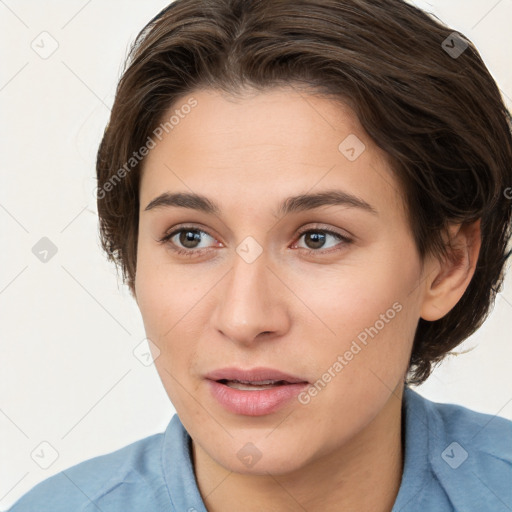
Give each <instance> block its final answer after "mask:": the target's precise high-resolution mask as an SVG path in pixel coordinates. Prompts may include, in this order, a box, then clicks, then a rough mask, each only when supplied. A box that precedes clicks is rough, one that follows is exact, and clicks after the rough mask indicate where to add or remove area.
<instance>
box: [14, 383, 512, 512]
mask: <svg viewBox="0 0 512 512" xmlns="http://www.w3.org/2000/svg"><path fill="white" fill-rule="evenodd" d="M403 404H404V407H403V412H404V423H403V424H404V429H405V459H404V472H403V475H402V482H401V485H400V489H399V492H398V496H397V498H396V501H395V504H394V506H393V511H392V512H399V511H400V512H408V511H414V512H417V511H421V512H445V511H446V512H448V511H452V512H455V511H456V512H473V511H474V512H510V511H511V510H512V421H510V420H507V419H505V418H501V417H498V416H491V415H488V414H481V413H478V412H475V411H472V410H470V409H467V408H465V407H462V406H458V405H454V404H441V403H436V402H432V401H430V400H427V399H426V398H423V397H422V396H421V395H419V394H418V393H417V392H415V391H413V390H412V389H410V388H408V387H406V388H405V390H404V402H403ZM131 511H134V512H135V511H136V512H146V511H148V512H149V511H151V512H207V510H206V508H205V505H204V503H203V500H202V498H201V495H200V493H199V490H198V487H197V483H196V480H195V475H194V469H193V465H192V459H191V452H190V436H189V435H188V433H187V431H186V430H185V428H184V427H183V425H182V423H181V421H180V419H179V417H178V415H177V414H175V415H174V416H173V417H172V418H171V421H170V422H169V425H168V426H167V428H166V430H165V432H163V433H160V434H155V435H152V436H149V437H146V438H144V439H141V440H139V441H137V442H135V443H132V444H130V445H128V446H125V447H124V448H121V449H119V450H117V451H114V452H112V453H109V454H106V455H101V456H98V457H94V458H92V459H89V460H86V461H84V462H81V463H80V464H77V465H75V466H72V467H70V468H68V469H66V470H64V471H61V472H60V473H57V474H56V475H54V476H52V477H50V478H48V479H46V480H44V481H43V482H41V483H39V484H37V485H36V486H35V487H33V488H32V489H31V490H30V491H29V492H27V493H26V494H25V495H24V496H22V497H21V498H20V499H19V500H18V501H17V502H16V503H15V504H14V505H13V506H12V508H11V509H9V511H8V512H131Z"/></svg>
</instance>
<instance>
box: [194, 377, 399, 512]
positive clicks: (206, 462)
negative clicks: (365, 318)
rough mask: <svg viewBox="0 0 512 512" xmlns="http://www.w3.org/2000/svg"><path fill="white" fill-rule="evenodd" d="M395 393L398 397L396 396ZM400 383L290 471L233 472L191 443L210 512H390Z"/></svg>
mask: <svg viewBox="0 0 512 512" xmlns="http://www.w3.org/2000/svg"><path fill="white" fill-rule="evenodd" d="M397 396H398V397H399V398H400V399H399V400H398V399H397ZM402 396H403V385H401V386H399V387H398V388H397V389H395V391H394V396H393V395H392V396H391V397H390V399H389V400H388V402H387V403H386V405H385V406H384V407H383V409H382V410H381V411H380V412H379V413H378V414H377V416H376V417H375V418H374V420H373V421H372V422H371V423H370V424H369V425H367V426H366V427H365V429H364V430H362V431H361V432H359V433H358V434H357V436H355V437H354V438H353V439H351V440H350V442H349V443H346V444H344V445H343V446H340V447H339V448H338V449H337V450H334V451H331V452H330V453H329V454H327V455H325V456H322V457H319V458H317V459H315V460H314V461H313V462H311V463H309V464H307V465H306V466H303V467H301V468H300V469H299V470H297V471H294V472H292V473H287V474H280V475H275V476H274V475H271V474H268V475H250V474H238V473H233V472H231V471H229V470H227V469H225V468H224V467H222V466H220V465H219V464H217V463H216V462H215V461H214V460H213V459H212V458H211V457H210V456H209V455H208V454H207V453H206V452H205V451H204V450H203V449H202V448H201V447H200V446H199V445H197V444H196V443H194V442H193V441H192V455H193V462H194V469H195V474H196V480H197V484H198V487H199V491H200V493H201V496H202V498H203V501H204V503H205V505H206V507H207V509H208V511H209V512H238V511H239V510H240V504H241V503H243V504H244V506H243V510H244V511H247V512H256V511H260V510H269V511H274V510H279V511H280V512H288V511H289V512H292V511H293V512H296V511H297V510H307V511H308V512H320V511H321V512H339V511H343V510H356V509H357V510H359V509H361V510H372V511H373V512H390V511H391V509H392V508H393V504H394V502H395V499H396V496H397V494H398V490H399V488H400V482H401V478H402V471H403V447H402V422H401V420H402V415H401V404H402Z"/></svg>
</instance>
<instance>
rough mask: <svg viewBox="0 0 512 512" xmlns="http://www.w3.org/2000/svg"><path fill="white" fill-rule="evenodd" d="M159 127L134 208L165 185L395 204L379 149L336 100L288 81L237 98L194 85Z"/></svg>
mask: <svg viewBox="0 0 512 512" xmlns="http://www.w3.org/2000/svg"><path fill="white" fill-rule="evenodd" d="M188 105H194V106H193V107H189V106H188ZM170 119H172V121H173V122H172V123H170V122H168V123H167V130H165V127H166V125H165V124H164V123H165V122H166V121H169V120H170ZM161 126H162V128H164V130H163V131H164V133H163V136H162V137H161V140H157V141H156V147H154V149H152V150H151V151H150V152H149V154H148V156H147V157H146V160H145V162H144V167H143V175H142V180H141V190H140V196H141V197H140V199H141V208H144V207H145V205H147V204H148V202H149V201H150V200H151V199H153V198H154V197H155V196H157V195H159V194H161V193H162V192H165V191H174V190H180V191H193V192H200V193H202V194H204V195H209V194H211V195H215V196H217V197H219V200H220V202H224V203H225V202H226V201H230V200H231V201H235V200H237V199H238V201H239V202H240V200H242V203H246V204H247V203H249V202H250V203H251V204H258V203H259V204H261V203H262V201H263V200H264V199H267V198H268V199H269V200H270V199H271V198H274V199H275V201H277V199H278V198H279V197H285V196H290V195H293V192H295V193H297V194H298V193H305V192H307V191H311V190H312V191H315V190H321V189H326V188H329V189H331V188H333V187H337V188H343V190H345V191H347V192H350V193H352V194H353V195H357V196H359V197H361V198H362V199H364V200H367V202H369V203H370V204H372V203H375V202H377V203H381V205H382V206H385V207H386V208H387V209H391V210H392V209H393V208H395V209H400V210H403V200H402V199H403V198H402V197H401V192H400V187H399V185H398V182H397V180H396V177H395V176H394V174H393V172H392V170H391V168H390V166H389V163H388V159H387V158H386V154H385V153H384V152H383V151H382V150H381V149H380V148H379V147H377V146H376V144H375V143H374V142H373V141H372V140H371V139H370V137H369V136H368V135H367V134H366V132H365V131H364V130H363V128H362V126H361V125H360V123H359V121H358V119H357V116H356V115H355V114H354V112H353V111H352V110H351V109H350V108H349V107H348V106H347V105H344V104H343V103H341V102H335V101H334V100H331V99H327V98H325V97H321V96H319V95H316V94H312V93H311V94H309V93H306V92H304V91H298V90H296V89H294V88H291V87H288V88H286V87H285V88H280V89H271V90H268V91H265V92H263V93H262V92H260V93H248V94H246V95H245V96H244V97H240V96H237V97H233V96H229V95H227V94H226V93H222V92H220V91H215V90H208V89H206V90H198V91H195V92H193V93H190V94H188V95H186V96H184V97H182V98H181V99H180V100H178V101H176V102H175V103H174V104H173V105H172V107H171V108H170V109H169V110H168V112H167V113H166V115H165V116H164V117H163V120H162V124H161ZM208 193H209V194H208ZM377 209H378V207H377Z"/></svg>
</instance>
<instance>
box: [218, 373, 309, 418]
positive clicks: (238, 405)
mask: <svg viewBox="0 0 512 512" xmlns="http://www.w3.org/2000/svg"><path fill="white" fill-rule="evenodd" d="M208 383H209V386H210V390H211V392H212V394H213V396H214V397H215V398H216V399H217V401H218V402H219V403H220V404H221V405H222V406H224V408H226V409H227V410H228V411H230V412H233V413H235V414H244V415H246V416H263V415H264V414H271V413H273V412H275V411H277V410H279V409H280V408H281V407H283V406H284V405H285V404H286V403H287V402H289V401H290V400H291V399H293V398H295V397H296V396H297V395H298V394H299V393H300V392H301V391H302V390H304V389H305V388H306V387H307V386H308V385H309V384H308V383H307V382H300V383H297V384H285V385H282V386H275V387H273V388H270V389H261V390H254V391H243V390H240V389H234V388H230V387H229V386H226V385H225V384H221V383H220V382H216V381H214V380H208Z"/></svg>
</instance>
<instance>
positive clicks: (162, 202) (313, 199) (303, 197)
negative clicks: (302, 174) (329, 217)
mask: <svg viewBox="0 0 512 512" xmlns="http://www.w3.org/2000/svg"><path fill="white" fill-rule="evenodd" d="M322 206H347V207H350V208H360V209H361V210H364V211H367V212H369V213H371V214H373V215H378V212H377V210H376V209H375V208H374V207H373V206H371V205H370V204H368V203H367V202H366V201H364V200H363V199H361V198H359V197H357V196H354V195H352V194H349V193H348V192H343V191H341V190H326V191H323V192H317V193H314V194H299V195H297V196H292V197H288V198H286V199H285V200H284V201H282V202H281V203H280V205H279V207H278V209H277V211H276V212H275V213H274V214H275V216H276V217H280V216H285V215H288V214H290V213H296V212H302V211H307V210H314V209H315V208H320V207H322ZM168 207H179V208H189V209H192V210H198V211H202V212H204V213H208V214H215V215H220V213H221V209H220V207H219V205H218V204H217V203H215V202H214V201H212V200H211V199H208V198H207V197H205V196H203V195H200V194H195V193H191V192H175V193H170V192H164V193H163V194H160V195H159V196H157V197H155V198H154V199H153V200H151V201H150V202H149V204H148V205H147V206H146V208H145V209H144V211H148V210H154V209H156V208H168Z"/></svg>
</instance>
